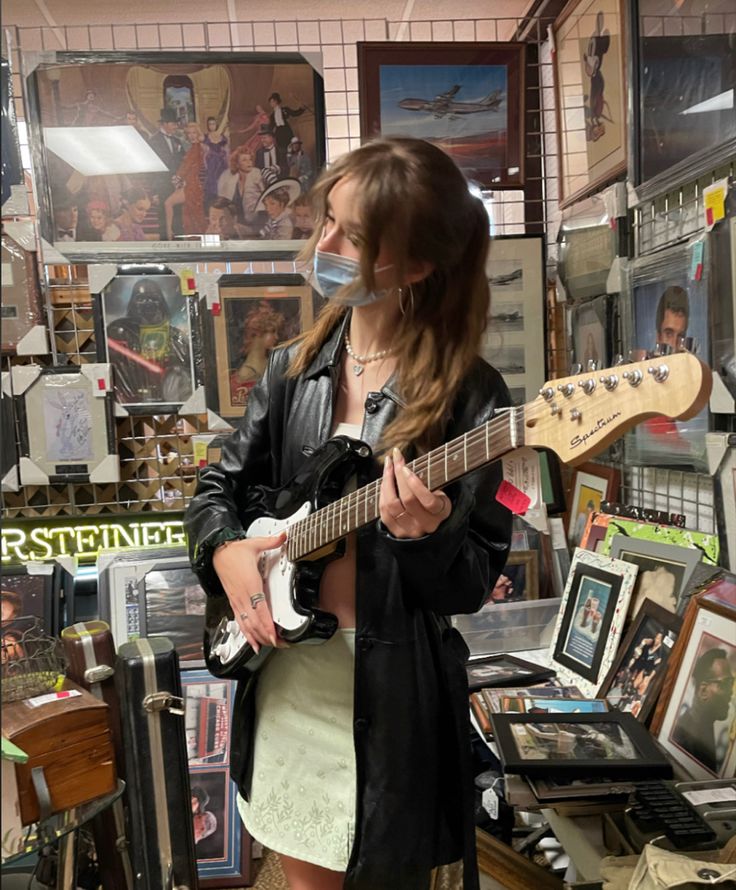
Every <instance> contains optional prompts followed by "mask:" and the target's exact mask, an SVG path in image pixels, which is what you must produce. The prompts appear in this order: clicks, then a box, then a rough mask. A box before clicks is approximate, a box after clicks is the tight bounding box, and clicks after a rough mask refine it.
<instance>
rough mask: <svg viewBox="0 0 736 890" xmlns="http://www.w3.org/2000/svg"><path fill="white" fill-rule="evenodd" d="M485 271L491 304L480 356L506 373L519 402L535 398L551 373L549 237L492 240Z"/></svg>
mask: <svg viewBox="0 0 736 890" xmlns="http://www.w3.org/2000/svg"><path fill="white" fill-rule="evenodd" d="M486 275H487V276H488V284H489V286H490V289H491V302H490V306H489V311H488V326H487V328H486V330H485V332H484V334H483V339H482V341H481V355H482V356H483V358H484V359H485V360H486V361H487V362H489V363H490V364H491V365H493V367H494V368H496V370H497V371H499V372H500V373H501V374H502V375H503V378H504V380H505V381H506V385H507V386H508V387H509V389H510V390H511V394H512V398H514V402H515V403H518V404H522V403H524V402H530V401H532V399H535V398H536V397H537V395H538V392H539V388H540V387H541V386H542V385H543V384H544V380H545V375H546V364H545V358H546V353H547V350H546V348H545V321H546V312H545V305H546V304H545V284H546V278H545V273H544V238H543V237H542V236H541V235H508V236H501V237H499V238H493V239H491V244H490V247H489V249H488V258H487V260H486ZM514 396H515V397H514Z"/></svg>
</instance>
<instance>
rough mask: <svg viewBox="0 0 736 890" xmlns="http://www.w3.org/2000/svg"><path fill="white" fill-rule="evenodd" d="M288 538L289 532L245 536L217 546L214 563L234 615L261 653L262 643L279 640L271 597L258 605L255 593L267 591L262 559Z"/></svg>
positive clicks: (246, 635) (255, 650)
mask: <svg viewBox="0 0 736 890" xmlns="http://www.w3.org/2000/svg"><path fill="white" fill-rule="evenodd" d="M284 541H286V532H281V534H280V535H273V536H272V537H269V538H245V539H243V540H242V541H229V542H226V543H225V544H220V546H219V547H216V548H215V552H214V555H213V557H212V566H213V568H214V570H215V571H216V572H217V577H218V578H219V579H220V583H221V584H222V586H223V589H224V590H225V593H226V594H227V598H228V600H229V601H230V605H231V606H232V610H233V615H234V616H235V620H236V621H237V622H238V625H239V627H240V629H241V631H242V632H243V634H244V635H245V638H246V640H247V642H248V643H250V645H251V646H252V647H253V651H254V652H255V653H256V654H257V653H258V651H259V649H260V648H261V646H269V645H270V646H275V647H283V646H285V645H286V644H285V643H279V640H278V636H277V633H276V626H275V625H274V623H273V617H272V616H271V609H270V606H269V603H268V600H267V599H266V600H262V601H261V602H259V603H256V605H255V606H254V605H253V604H252V603H251V597H252V596H255V594H257V593H262V592H263V579H262V578H261V573H260V571H259V570H258V559H259V557H260V555H261V553H263V552H264V551H265V550H275V549H276V548H278V547H281V545H282V544H283V543H284Z"/></svg>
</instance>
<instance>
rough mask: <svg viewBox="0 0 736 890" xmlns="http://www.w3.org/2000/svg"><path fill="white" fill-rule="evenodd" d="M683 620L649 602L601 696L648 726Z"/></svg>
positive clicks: (613, 668)
mask: <svg viewBox="0 0 736 890" xmlns="http://www.w3.org/2000/svg"><path fill="white" fill-rule="evenodd" d="M681 626H682V619H681V618H679V617H678V616H677V615H673V614H672V613H671V612H669V611H667V609H663V608H662V607H661V606H658V605H657V604H656V603H654V602H652V600H645V602H644V604H643V606H642V608H641V609H640V610H639V612H638V614H637V616H636V619H635V620H634V622H633V623H632V625H631V627H630V628H629V632H628V633H627V635H626V639H625V640H624V641H623V643H622V644H621V648H620V649H619V650H618V654H617V655H616V660H615V661H614V663H613V664H612V665H611V669H610V671H609V672H608V674H607V676H606V678H605V679H604V680H603V682H602V683H601V686H600V689H599V690H598V696H599V697H600V698H603V699H605V700H606V701H607V702H608V704H609V705H610V706H611V707H612V708H614V709H615V710H617V711H626V712H627V713H629V714H633V716H634V717H636V719H637V720H639V721H640V722H641V723H646V721H647V718H648V717H649V715H650V714H651V712H652V709H653V708H654V705H655V704H656V702H657V696H658V695H659V691H660V689H661V688H662V683H663V682H664V676H665V672H666V671H667V664H668V663H669V659H670V655H671V654H672V647H673V646H674V644H675V642H676V640H677V636H678V634H679V632H680V627H681Z"/></svg>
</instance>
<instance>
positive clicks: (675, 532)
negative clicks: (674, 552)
mask: <svg viewBox="0 0 736 890" xmlns="http://www.w3.org/2000/svg"><path fill="white" fill-rule="evenodd" d="M616 535H623V536H624V537H628V538H636V539H637V540H641V541H659V542H661V543H662V544H674V545H675V546H677V547H689V548H692V549H694V550H697V552H698V553H699V554H700V559H701V560H702V561H703V562H705V563H709V564H710V565H714V566H717V565H718V564H719V555H720V546H719V543H718V535H715V534H710V533H708V532H697V531H692V530H691V529H689V528H678V527H677V526H674V525H661V524H659V523H656V522H641V521H639V520H637V519H626V518H624V517H620V516H611V518H610V520H609V522H608V526H607V528H606V534H605V537H604V538H603V542H602V543H601V545H600V550H599V552H600V553H602V554H603V555H604V556H609V555H610V553H611V547H612V546H613V539H614V537H615V536H616Z"/></svg>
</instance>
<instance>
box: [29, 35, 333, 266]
mask: <svg viewBox="0 0 736 890" xmlns="http://www.w3.org/2000/svg"><path fill="white" fill-rule="evenodd" d="M31 65H32V67H30V70H27V71H26V74H27V75H28V76H27V92H26V97H27V100H28V104H29V123H30V132H31V138H30V142H31V146H32V148H33V166H34V172H35V180H36V184H37V188H38V197H39V203H40V209H41V213H40V214H39V216H40V219H41V227H42V234H43V237H44V238H45V239H46V241H48V242H49V243H50V244H53V245H54V247H56V248H57V249H58V250H59V251H60V252H61V253H62V254H64V256H65V257H66V258H67V259H68V260H70V261H82V262H83V261H85V260H92V261H97V262H99V261H100V259H101V258H103V257H104V258H106V259H110V260H112V261H116V260H118V261H121V260H122V261H129V260H130V259H132V258H135V259H136V260H139V261H140V260H145V259H151V260H154V261H160V258H161V257H164V256H165V255H166V253H167V251H171V252H175V253H176V255H177V256H182V255H189V256H190V257H195V256H197V255H202V254H206V255H207V257H208V258H212V256H213V255H215V256H216V255H219V256H220V257H227V256H231V255H237V254H242V253H249V254H250V255H251V258H266V257H270V258H274V257H277V256H282V255H283V256H292V255H293V254H294V252H295V251H296V250H298V249H299V246H300V241H299V239H300V238H301V239H303V238H304V237H306V234H305V231H304V230H302V231H295V229H302V227H301V226H299V225H298V220H297V214H296V208H297V206H299V203H301V202H300V198H301V197H302V195H303V194H304V193H306V191H307V190H308V189H309V187H310V185H311V183H312V182H313V180H314V177H315V176H316V174H317V172H318V171H319V169H320V168H321V167H322V166H323V164H324V159H325V134H324V98H323V84H322V77H321V75H320V74H319V73H318V72H317V71H316V69H315V68H314V67H313V66H312V64H311V62H310V61H309V60H308V58H307V57H306V56H303V55H301V54H300V53H296V52H288V53H219V54H214V53H203V52H202V53H197V52H186V53H176V52H132V53H105V52H95V53H76V52H74V53H72V52H58V53H53V54H51V55H49V54H44V55H43V56H42V57H41V56H35V57H34V59H33V62H32V63H31Z"/></svg>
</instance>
